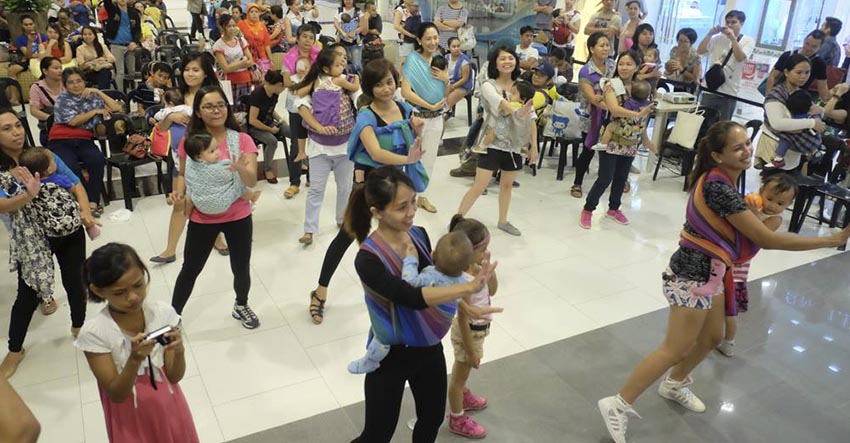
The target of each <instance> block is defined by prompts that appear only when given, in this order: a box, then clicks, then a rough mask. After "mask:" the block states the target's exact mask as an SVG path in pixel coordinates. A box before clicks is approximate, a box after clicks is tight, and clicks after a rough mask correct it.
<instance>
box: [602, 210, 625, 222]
mask: <svg viewBox="0 0 850 443" xmlns="http://www.w3.org/2000/svg"><path fill="white" fill-rule="evenodd" d="M605 216H606V217H608V218H610V219H613V220H614V221H616V222H617V223H619V224H621V225H627V224H629V219H627V218H626V216H625V214H623V211H621V210H619V209H612V210H610V211H608V212H606V213H605Z"/></svg>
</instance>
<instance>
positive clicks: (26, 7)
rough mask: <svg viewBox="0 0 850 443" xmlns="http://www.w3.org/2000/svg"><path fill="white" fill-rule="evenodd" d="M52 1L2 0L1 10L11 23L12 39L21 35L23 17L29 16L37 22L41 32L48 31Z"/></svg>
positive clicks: (36, 25)
mask: <svg viewBox="0 0 850 443" xmlns="http://www.w3.org/2000/svg"><path fill="white" fill-rule="evenodd" d="M51 3H52V2H51V0H0V8H2V9H3V11H5V13H6V20H8V21H9V33H10V34H12V39H14V38H15V37H17V36H19V35H21V33H22V32H21V16H22V15H29V16H31V17H32V18H33V19H34V20H35V27H36V29H38V31H39V32H44V31H45V30H46V29H47V10H48V9H50V4H51Z"/></svg>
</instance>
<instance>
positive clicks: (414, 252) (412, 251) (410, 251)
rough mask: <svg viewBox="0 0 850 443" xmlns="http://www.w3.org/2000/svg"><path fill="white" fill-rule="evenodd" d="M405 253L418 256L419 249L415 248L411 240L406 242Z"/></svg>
mask: <svg viewBox="0 0 850 443" xmlns="http://www.w3.org/2000/svg"><path fill="white" fill-rule="evenodd" d="M407 255H412V256H414V257H419V251H417V250H416V245H414V244H413V242H409V243H408V244H407Z"/></svg>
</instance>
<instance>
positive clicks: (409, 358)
mask: <svg viewBox="0 0 850 443" xmlns="http://www.w3.org/2000/svg"><path fill="white" fill-rule="evenodd" d="M405 381H407V382H408V383H410V391H411V392H412V393H413V400H414V403H415V404H416V426H415V427H414V428H413V443H433V442H434V441H436V440H437V432H438V431H439V430H440V425H442V424H443V415H444V414H445V412H446V390H447V382H446V357H445V356H444V355H443V344H442V343H438V344H436V345H434V346H429V347H426V348H414V347H408V346H403V345H402V346H393V347H392V348H390V353H389V354H387V356H386V357H385V358H384V359H383V360H381V366H380V367H379V368H378V369H377V370H376V371H375V372H370V373H369V374H366V382H365V383H364V391H365V393H366V424H365V425H364V427H363V432H362V433H361V434H360V436H359V437H357V438H356V439H354V440H353V441H352V443H389V441H390V440H391V439H392V437H393V433H394V432H395V428H396V424H397V423H398V417H399V413H400V412H401V398H402V396H403V395H404V382H405Z"/></svg>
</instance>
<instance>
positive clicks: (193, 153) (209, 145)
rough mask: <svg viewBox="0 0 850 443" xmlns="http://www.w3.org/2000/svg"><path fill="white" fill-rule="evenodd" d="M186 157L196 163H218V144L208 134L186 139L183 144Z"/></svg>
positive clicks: (204, 133) (195, 135) (193, 135)
mask: <svg viewBox="0 0 850 443" xmlns="http://www.w3.org/2000/svg"><path fill="white" fill-rule="evenodd" d="M183 148H184V149H185V150H186V155H188V156H189V158H191V159H192V160H195V161H196V162H204V163H218V161H219V158H220V157H219V152H218V143H217V142H216V140H215V138H213V136H212V135H210V133H209V132H199V133H197V134H192V135H191V136H189V137H186V142H185V143H184V144H183Z"/></svg>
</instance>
